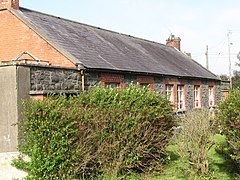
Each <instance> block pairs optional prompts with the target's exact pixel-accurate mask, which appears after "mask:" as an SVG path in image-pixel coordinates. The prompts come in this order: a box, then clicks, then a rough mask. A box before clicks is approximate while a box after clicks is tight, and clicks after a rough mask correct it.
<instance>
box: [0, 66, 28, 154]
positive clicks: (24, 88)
mask: <svg viewBox="0 0 240 180" xmlns="http://www.w3.org/2000/svg"><path fill="white" fill-rule="evenodd" d="M29 90H30V69H29V68H28V67H23V66H2V67H0V152H15V151H17V145H18V127H17V126H14V125H13V124H15V123H17V121H18V119H21V118H20V117H21V114H22V99H26V98H28V97H29V95H28V94H29Z"/></svg>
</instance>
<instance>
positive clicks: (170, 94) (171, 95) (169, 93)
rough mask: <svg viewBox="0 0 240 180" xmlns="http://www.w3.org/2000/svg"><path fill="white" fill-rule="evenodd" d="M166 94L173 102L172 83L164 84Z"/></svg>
mask: <svg viewBox="0 0 240 180" xmlns="http://www.w3.org/2000/svg"><path fill="white" fill-rule="evenodd" d="M165 87H166V89H165V91H166V96H167V99H168V100H169V101H170V102H171V103H173V102H174V96H173V85H170V84H167V85H166V86H165Z"/></svg>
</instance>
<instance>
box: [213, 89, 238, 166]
mask: <svg viewBox="0 0 240 180" xmlns="http://www.w3.org/2000/svg"><path fill="white" fill-rule="evenodd" d="M218 110H219V112H218V115H217V118H218V122H219V125H220V128H221V132H222V133H223V134H224V135H225V136H226V138H227V141H228V144H229V147H230V149H229V150H228V152H229V155H230V157H231V159H232V160H233V161H234V162H235V164H236V167H237V168H238V169H239V170H240V89H235V90H233V91H231V92H230V93H229V96H228V97H227V98H226V100H225V101H223V102H222V103H221V104H220V105H219V107H218Z"/></svg>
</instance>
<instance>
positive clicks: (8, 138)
mask: <svg viewBox="0 0 240 180" xmlns="http://www.w3.org/2000/svg"><path fill="white" fill-rule="evenodd" d="M0 26H1V41H0V61H1V66H0V84H1V86H0V91H1V95H0V105H1V109H0V119H1V121H0V145H1V146H0V147H1V148H0V152H7V151H15V150H16V146H17V143H18V141H17V132H18V130H17V127H16V126H11V124H13V123H16V122H17V120H18V119H19V118H20V117H21V111H22V109H21V100H22V99H24V98H29V97H33V98H36V99H42V98H43V97H44V96H45V95H47V94H48V93H59V92H65V93H68V94H73V93H78V92H80V91H85V90H88V89H89V88H90V87H91V86H94V85H96V84H98V83H101V84H102V85H103V86H106V85H108V86H112V87H124V86H125V87H126V86H128V85H129V84H130V83H131V82H133V83H134V84H138V85H139V86H140V87H142V86H149V87H150V88H151V89H152V90H154V91H157V92H162V93H164V94H166V95H168V98H169V100H170V101H171V102H172V103H173V104H175V106H176V111H177V112H185V111H187V110H192V109H194V108H202V107H205V108H210V107H214V106H215V105H216V104H217V103H218V102H220V101H221V99H222V92H221V81H220V79H219V78H218V77H217V76H216V75H214V74H213V73H211V72H210V71H208V70H207V69H205V68H204V67H202V66H201V65H200V64H198V63H197V62H195V61H194V60H192V59H191V58H190V57H188V56H187V55H186V54H185V53H182V52H181V51H180V38H178V37H175V36H173V35H171V36H170V37H169V38H168V40H167V45H164V44H160V43H156V42H152V41H148V40H145V39H140V38H136V37H132V36H129V35H125V34H121V33H117V32H112V31H109V30H105V29H101V28H98V27H93V26H89V25H86V24H81V23H78V22H74V21H71V20H67V19H63V18H60V17H56V16H52V15H48V14H44V13H40V12H36V11H33V10H29V9H25V8H20V7H19V1H18V0H2V1H0Z"/></svg>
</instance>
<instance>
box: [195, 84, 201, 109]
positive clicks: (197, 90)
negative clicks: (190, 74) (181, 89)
mask: <svg viewBox="0 0 240 180" xmlns="http://www.w3.org/2000/svg"><path fill="white" fill-rule="evenodd" d="M200 98H201V97H200V86H194V107H195V108H200V107H201V101H200Z"/></svg>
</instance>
